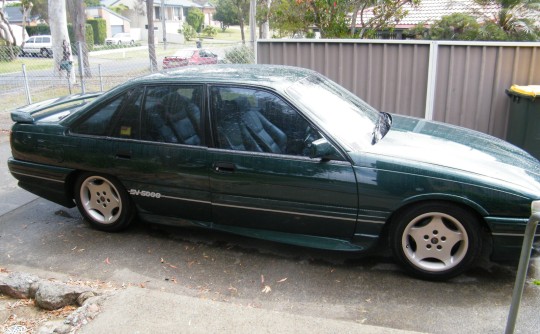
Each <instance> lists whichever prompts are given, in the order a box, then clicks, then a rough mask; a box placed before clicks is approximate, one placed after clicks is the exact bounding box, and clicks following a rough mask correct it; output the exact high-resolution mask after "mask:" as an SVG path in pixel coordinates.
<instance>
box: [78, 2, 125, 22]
mask: <svg viewBox="0 0 540 334" xmlns="http://www.w3.org/2000/svg"><path fill="white" fill-rule="evenodd" d="M98 8H101V9H102V10H105V11H107V12H108V13H109V14H110V15H114V16H116V17H118V18H120V19H122V20H124V21H128V22H131V20H130V19H128V18H127V17H125V16H122V15H120V14H118V13H117V12H115V11H114V10H110V9H109V8H107V7H105V6H94V7H88V8H87V9H98Z"/></svg>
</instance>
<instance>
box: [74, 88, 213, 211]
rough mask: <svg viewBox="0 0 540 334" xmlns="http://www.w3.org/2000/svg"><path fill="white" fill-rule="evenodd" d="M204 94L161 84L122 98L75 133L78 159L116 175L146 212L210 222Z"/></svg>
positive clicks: (83, 166) (77, 127) (83, 164)
mask: <svg viewBox="0 0 540 334" xmlns="http://www.w3.org/2000/svg"><path fill="white" fill-rule="evenodd" d="M201 91H202V86H196V85H191V86H179V85H155V86H148V87H137V88H134V89H132V90H129V91H127V92H125V93H122V94H119V95H118V96H117V97H115V98H113V99H111V100H110V101H108V102H106V103H104V104H103V105H101V106H99V107H98V108H97V110H96V111H95V112H93V113H92V114H91V116H90V117H87V118H86V119H84V120H82V121H81V122H79V123H78V124H76V125H75V126H74V127H73V128H72V129H71V133H72V145H74V146H75V145H76V147H78V148H79V149H80V152H79V153H78V154H77V157H74V158H75V159H78V160H79V161H80V168H81V169H83V170H94V171H99V172H102V173H106V174H111V175H114V176H116V177H117V178H118V179H119V180H120V181H121V182H122V184H123V185H124V186H125V188H126V191H127V192H128V193H129V194H130V195H131V197H132V198H133V200H134V201H135V203H136V204H137V206H138V207H139V210H140V212H141V213H143V214H144V213H147V214H152V213H156V214H159V215H164V216H170V217H174V218H187V219H195V220H209V219H210V212H211V209H210V193H209V183H208V175H207V174H208V168H209V165H208V161H207V147H206V143H205V141H204V134H203V133H202V130H201V128H200V121H201V119H202V113H201V109H200V105H201V100H200V96H201V94H200V92H201ZM194 92H198V93H194ZM187 94H189V98H188V97H187V96H184V95H187ZM191 94H193V96H195V97H196V99H195V101H193V100H191ZM167 117H170V118H169V119H167ZM107 125H108V126H107Z"/></svg>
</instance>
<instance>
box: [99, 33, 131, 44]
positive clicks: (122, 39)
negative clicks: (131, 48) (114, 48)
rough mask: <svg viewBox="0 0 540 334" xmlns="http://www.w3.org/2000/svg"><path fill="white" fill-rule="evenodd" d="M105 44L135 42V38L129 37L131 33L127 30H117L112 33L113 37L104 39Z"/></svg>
mask: <svg viewBox="0 0 540 334" xmlns="http://www.w3.org/2000/svg"><path fill="white" fill-rule="evenodd" d="M105 44H106V45H119V44H130V45H133V44H135V40H133V38H132V37H131V34H130V33H128V32H119V33H117V34H114V36H113V37H109V38H107V39H106V40H105Z"/></svg>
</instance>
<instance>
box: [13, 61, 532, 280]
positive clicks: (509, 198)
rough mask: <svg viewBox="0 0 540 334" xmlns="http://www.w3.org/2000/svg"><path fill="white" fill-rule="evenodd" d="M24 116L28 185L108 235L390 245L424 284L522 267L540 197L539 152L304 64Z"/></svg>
mask: <svg viewBox="0 0 540 334" xmlns="http://www.w3.org/2000/svg"><path fill="white" fill-rule="evenodd" d="M11 118H12V120H13V121H14V122H16V123H15V124H14V125H13V127H12V129H11V135H10V142H11V152H12V155H13V156H12V157H11V158H10V159H9V160H8V166H9V170H10V172H11V174H12V175H13V176H14V177H15V178H17V179H18V180H19V186H20V187H22V188H24V189H26V190H28V191H30V192H32V193H35V194H37V195H39V196H41V197H43V198H46V199H48V200H51V201H53V202H56V203H59V204H61V205H64V206H66V207H74V206H77V207H78V208H79V210H80V212H81V214H82V216H83V217H84V218H85V219H86V220H87V221H88V222H89V223H90V225H91V226H93V227H95V228H97V229H100V230H104V231H119V230H122V229H125V228H127V227H128V226H129V225H130V224H131V223H132V222H133V221H134V219H136V217H139V218H141V219H144V220H146V221H149V222H154V223H163V224H172V225H175V224H176V225H178V226H185V225H186V223H187V222H192V224H193V226H197V227H203V228H207V229H210V230H218V231H225V232H229V233H237V234H241V235H245V236H250V237H256V238H262V239H266V240H271V241H278V242H284V243H289V244H294V245H298V246H303V247H315V248H321V249H328V250H338V251H347V252H360V251H366V250H369V249H374V248H375V247H376V246H380V247H387V248H390V249H391V250H392V251H393V253H394V256H395V258H396V260H397V261H398V262H399V263H400V264H401V265H402V266H403V268H405V270H406V271H408V272H409V273H411V274H412V275H415V276H417V277H420V278H424V279H432V280H442V279H448V278H450V277H453V276H456V275H458V274H460V273H462V272H463V271H465V270H467V269H468V268H470V267H471V266H473V265H474V263H475V260H476V259H477V258H479V256H480V254H491V258H492V260H511V259H517V258H518V256H519V253H520V250H521V245H522V242H523V235H524V232H525V227H526V225H527V221H528V218H529V217H530V215H531V205H532V203H534V202H537V201H538V200H540V163H539V162H538V160H536V159H535V158H533V157H532V156H531V155H530V154H528V153H526V152H525V151H523V150H521V149H519V148H517V147H515V146H513V145H511V144H509V143H507V142H505V141H503V140H500V139H497V138H494V137H491V136H489V135H486V134H483V133H479V132H476V131H472V130H468V129H465V128H460V127H457V126H452V125H448V124H443V123H438V122H432V121H428V120H424V119H417V118H412V117H406V116H399V115H391V114H388V113H384V112H379V111H377V110H375V109H374V108H373V107H371V106H370V105H368V104H367V103H365V102H364V101H362V100H361V99H360V98H358V97H357V96H355V95H354V94H352V93H350V92H349V91H347V90H346V89H344V88H342V87H341V86H339V85H337V84H336V83H334V82H333V81H331V80H329V79H327V78H326V77H324V76H322V75H320V74H319V73H317V72H314V71H311V70H307V69H301V68H295V67H286V66H272V65H211V66H201V67H195V66H191V67H186V68H182V69H177V70H175V71H167V72H162V73H156V74H152V75H149V76H146V77H141V78H139V79H135V80H130V81H129V82H127V83H125V84H123V85H120V86H119V87H117V88H115V89H112V90H110V91H109V92H106V93H103V94H102V95H83V96H74V97H69V98H65V99H63V100H52V101H49V102H42V103H39V104H35V105H29V106H26V107H22V108H20V109H18V110H15V111H13V112H12V113H11ZM535 204H537V203H535ZM186 220H187V221H186ZM537 240H538V239H537Z"/></svg>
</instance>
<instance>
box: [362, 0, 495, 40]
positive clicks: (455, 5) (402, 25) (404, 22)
mask: <svg viewBox="0 0 540 334" xmlns="http://www.w3.org/2000/svg"><path fill="white" fill-rule="evenodd" d="M403 9H404V10H406V11H407V15H405V17H403V18H402V19H401V20H399V21H398V22H396V24H395V26H394V29H393V31H392V33H390V32H387V31H386V32H380V33H379V36H378V37H380V38H390V39H403V38H404V36H403V32H404V31H406V30H407V29H411V28H414V27H415V26H417V25H418V24H424V27H426V28H428V27H429V26H430V25H431V24H433V22H435V21H438V20H440V19H441V18H442V17H443V16H448V15H451V14H454V13H462V14H469V15H474V16H477V17H483V18H485V19H488V18H493V17H494V16H495V15H496V13H497V12H498V11H499V9H500V7H499V6H498V5H496V4H488V5H485V6H480V5H478V3H476V2H475V1H474V0H422V1H421V2H420V4H419V5H418V6H414V5H412V4H411V3H410V2H408V3H406V4H405V5H404V6H403ZM372 17H373V11H372V9H368V10H366V11H365V12H364V22H367V21H368V20H369V19H371V18H372ZM360 22H361V20H360V13H358V16H357V19H356V27H357V28H358V29H359V28H362V26H361V23H360Z"/></svg>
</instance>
